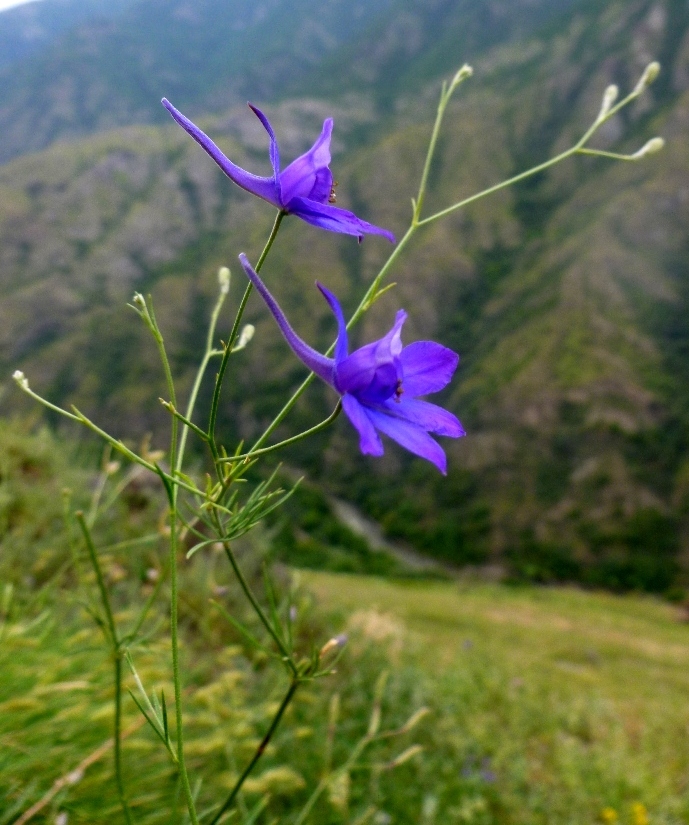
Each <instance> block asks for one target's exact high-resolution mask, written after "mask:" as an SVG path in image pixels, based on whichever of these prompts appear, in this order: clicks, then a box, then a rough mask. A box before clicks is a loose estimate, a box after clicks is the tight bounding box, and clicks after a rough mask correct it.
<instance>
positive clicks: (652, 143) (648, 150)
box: [629, 137, 665, 160]
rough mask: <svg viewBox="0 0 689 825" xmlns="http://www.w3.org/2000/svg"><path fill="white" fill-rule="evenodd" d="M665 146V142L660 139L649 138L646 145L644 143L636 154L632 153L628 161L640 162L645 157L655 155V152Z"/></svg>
mask: <svg viewBox="0 0 689 825" xmlns="http://www.w3.org/2000/svg"><path fill="white" fill-rule="evenodd" d="M663 146H665V141H664V140H663V138H661V137H654V138H651V139H650V140H649V141H648V142H647V143H645V144H644V145H643V146H642V147H641V149H639V151H638V152H634V154H633V155H630V156H629V159H630V160H641V158H645V157H646V156H647V155H655V153H656V152H660V150H661V149H662V148H663Z"/></svg>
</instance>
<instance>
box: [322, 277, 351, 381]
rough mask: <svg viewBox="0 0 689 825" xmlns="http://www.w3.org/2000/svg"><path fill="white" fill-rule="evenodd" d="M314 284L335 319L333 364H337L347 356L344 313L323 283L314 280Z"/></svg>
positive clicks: (347, 346)
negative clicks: (335, 336) (335, 333)
mask: <svg viewBox="0 0 689 825" xmlns="http://www.w3.org/2000/svg"><path fill="white" fill-rule="evenodd" d="M316 286H317V287H318V288H319V289H320V291H321V293H322V295H323V297H324V298H325V300H326V301H327V302H328V305H329V306H330V309H332V311H333V315H334V316H335V318H336V320H337V341H336V342H335V364H336V365H337V364H339V362H340V361H343V360H344V359H345V358H346V357H347V352H348V351H349V345H348V342H347V324H346V323H345V319H344V314H343V312H342V307H341V306H340V302H339V301H338V300H337V298H336V297H335V295H333V293H332V292H331V291H330V290H329V289H328V288H327V287H325V286H323V284H319V283H318V281H316Z"/></svg>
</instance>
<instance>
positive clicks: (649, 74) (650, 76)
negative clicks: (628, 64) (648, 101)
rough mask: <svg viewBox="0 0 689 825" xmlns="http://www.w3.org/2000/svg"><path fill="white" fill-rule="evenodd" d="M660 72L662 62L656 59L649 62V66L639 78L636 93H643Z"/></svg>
mask: <svg viewBox="0 0 689 825" xmlns="http://www.w3.org/2000/svg"><path fill="white" fill-rule="evenodd" d="M659 74H660V63H658V61H657V60H654V61H653V63H649V64H648V66H646V68H645V69H644V73H643V74H642V75H641V77H640V78H639V82H638V83H637V84H636V87H635V89H634V94H637V95H638V94H641V92H643V90H644V89H646V88H648V87H649V86H650V85H651V83H653V81H654V80H655V79H656V77H658V75H659Z"/></svg>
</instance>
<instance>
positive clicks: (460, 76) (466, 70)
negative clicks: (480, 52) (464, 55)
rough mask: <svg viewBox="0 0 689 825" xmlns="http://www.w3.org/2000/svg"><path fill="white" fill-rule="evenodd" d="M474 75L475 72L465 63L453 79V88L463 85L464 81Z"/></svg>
mask: <svg viewBox="0 0 689 825" xmlns="http://www.w3.org/2000/svg"><path fill="white" fill-rule="evenodd" d="M473 73H474V70H473V69H472V68H471V66H469V64H468V63H465V64H464V65H463V66H462V68H461V69H460V70H459V71H458V72H457V74H456V75H455V76H454V77H453V78H452V83H451V84H450V85H451V86H456V85H457V84H458V83H461V82H462V81H463V80H466V79H467V78H468V77H471V76H472V75H473Z"/></svg>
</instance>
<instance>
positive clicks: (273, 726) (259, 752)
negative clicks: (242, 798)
mask: <svg viewBox="0 0 689 825" xmlns="http://www.w3.org/2000/svg"><path fill="white" fill-rule="evenodd" d="M300 684H301V679H300V678H299V676H298V675H295V676H294V677H293V679H292V681H291V682H290V686H289V690H288V691H287V693H286V694H285V698H284V699H283V700H282V702H281V703H280V707H279V708H278V710H277V713H276V714H275V716H274V717H273V721H272V722H271V723H270V727H269V728H268V730H267V731H266V734H265V736H264V737H263V739H261V742H260V744H259V746H258V747H257V748H256V752H255V753H254V755H253V756H252V758H251V761H250V762H249V764H248V765H247V766H246V768H244V770H243V771H242V773H241V775H240V777H239V779H238V780H237V782H236V783H235V786H234V788H232V790H231V791H230V795H229V796H228V797H227V799H226V800H225V801H224V802H223V804H222V806H221V807H220V810H219V811H218V812H217V813H216V815H215V816H214V817H213V819H212V820H211V822H210V825H216V823H217V822H218V821H219V820H220V817H221V816H222V815H223V814H224V813H225V811H227V810H228V809H229V808H230V807H231V806H232V804H233V803H234V801H235V799H236V798H237V795H238V794H239V792H240V791H241V789H242V786H243V785H244V782H245V780H246V778H247V777H248V776H249V775H250V774H251V771H253V769H254V767H255V766H256V763H257V762H258V760H259V759H260V758H261V756H263V754H264V752H265V750H266V748H267V747H268V744H269V742H270V740H271V739H272V738H273V734H274V733H275V731H276V730H277V727H278V725H279V724H280V720H281V719H282V717H283V714H284V713H285V711H286V710H287V707H288V705H289V703H290V702H291V701H292V699H293V698H294V694H295V693H296V692H297V688H298V687H299V685H300Z"/></svg>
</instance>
